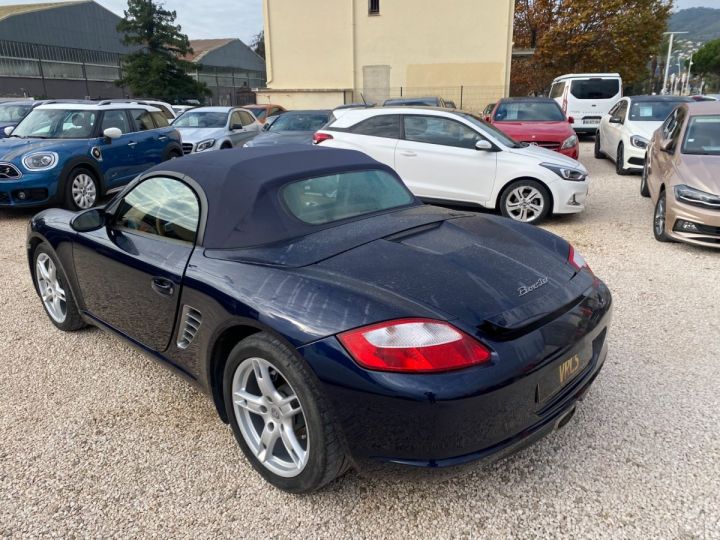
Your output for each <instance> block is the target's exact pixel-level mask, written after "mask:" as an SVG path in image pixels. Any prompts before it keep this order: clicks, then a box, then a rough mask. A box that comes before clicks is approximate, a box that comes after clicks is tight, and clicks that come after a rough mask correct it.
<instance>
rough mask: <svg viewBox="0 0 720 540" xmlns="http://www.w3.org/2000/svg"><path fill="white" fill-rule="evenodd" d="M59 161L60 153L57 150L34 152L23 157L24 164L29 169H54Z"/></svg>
mask: <svg viewBox="0 0 720 540" xmlns="http://www.w3.org/2000/svg"><path fill="white" fill-rule="evenodd" d="M57 162H58V155H57V154H56V153H55V152H33V153H32V154H27V155H26V156H23V158H22V164H23V165H24V166H25V168H26V169H27V170H28V171H47V170H48V169H52V168H53V167H54V166H55V165H57Z"/></svg>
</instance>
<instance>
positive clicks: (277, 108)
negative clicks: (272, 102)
mask: <svg viewBox="0 0 720 540" xmlns="http://www.w3.org/2000/svg"><path fill="white" fill-rule="evenodd" d="M281 111H282V109H281V108H280V107H273V108H272V109H270V114H269V115H268V116H275V115H276V114H279V113H280V112H281Z"/></svg>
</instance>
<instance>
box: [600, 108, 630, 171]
mask: <svg viewBox="0 0 720 540" xmlns="http://www.w3.org/2000/svg"><path fill="white" fill-rule="evenodd" d="M627 112H628V100H626V99H623V100H621V101H620V103H618V106H617V109H615V114H613V115H612V116H613V117H616V118H619V119H620V123H612V122H610V121H609V119H608V123H607V126H606V130H605V141H603V151H604V152H605V153H606V154H607V155H609V156H612V158H613V159H617V149H618V145H619V144H620V141H621V140H622V130H623V128H624V126H625V119H626V117H627ZM602 139H603V137H602V136H601V137H600V140H601V141H602Z"/></svg>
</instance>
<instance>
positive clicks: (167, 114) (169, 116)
mask: <svg viewBox="0 0 720 540" xmlns="http://www.w3.org/2000/svg"><path fill="white" fill-rule="evenodd" d="M153 107H155V108H156V109H160V112H161V113H162V115H163V117H164V118H165V120H167V122H165V124H168V122H169V121H170V120H172V119H173V118H175V115H174V114H173V113H172V111H171V110H170V109H168V108H167V107H166V106H165V105H161V104H160V103H155V104H153Z"/></svg>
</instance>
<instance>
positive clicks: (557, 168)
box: [540, 163, 587, 182]
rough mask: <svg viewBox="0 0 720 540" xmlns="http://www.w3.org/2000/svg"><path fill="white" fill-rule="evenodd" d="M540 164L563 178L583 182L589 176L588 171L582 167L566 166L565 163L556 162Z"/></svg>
mask: <svg viewBox="0 0 720 540" xmlns="http://www.w3.org/2000/svg"><path fill="white" fill-rule="evenodd" d="M540 166H541V167H545V168H546V169H550V170H551V171H552V172H554V173H555V174H557V175H558V176H559V177H560V178H562V179H563V180H570V181H572V182H583V181H584V180H585V179H586V178H587V173H586V172H584V171H581V170H580V169H574V168H572V167H565V166H564V165H556V164H555V163H541V164H540Z"/></svg>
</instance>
